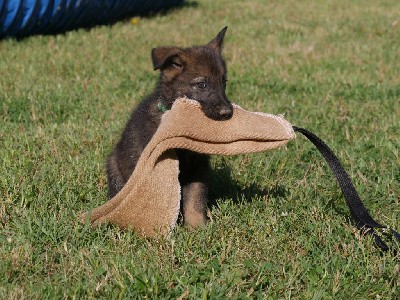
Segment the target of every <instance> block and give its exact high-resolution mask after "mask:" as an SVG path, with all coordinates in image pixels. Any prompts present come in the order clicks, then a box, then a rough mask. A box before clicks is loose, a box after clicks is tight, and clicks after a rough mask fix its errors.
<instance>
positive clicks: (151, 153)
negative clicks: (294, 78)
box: [81, 98, 400, 250]
mask: <svg viewBox="0 0 400 300" xmlns="http://www.w3.org/2000/svg"><path fill="white" fill-rule="evenodd" d="M193 124H196V126H193ZM295 131H297V132H300V133H302V134H304V135H305V136H306V137H307V138H308V139H309V140H310V141H311V142H312V143H313V144H314V145H315V146H316V147H317V149H318V150H319V151H320V152H321V154H322V155H323V156H324V158H325V159H326V161H327V163H328V165H329V167H330V168H331V170H332V172H333V174H334V175H335V176H336V179H337V180H338V182H339V185H340V187H341V189H342V191H343V194H344V196H345V199H346V202H347V205H348V207H349V209H350V213H351V216H352V217H353V219H354V221H355V224H356V226H357V227H358V228H359V229H362V230H363V232H364V233H367V234H371V235H372V236H373V238H374V240H375V243H376V244H377V245H378V246H379V247H380V248H381V249H383V250H388V249H389V247H388V246H387V245H386V244H385V243H384V242H383V241H382V239H381V237H380V235H379V234H376V231H374V229H376V228H386V229H387V227H386V226H383V225H380V224H379V223H377V222H376V221H375V220H374V219H373V218H372V217H371V216H370V215H369V213H368V211H367V210H366V208H365V207H364V205H363V204H362V202H361V200H360V198H359V196H358V194H357V192H356V190H355V189H354V186H353V184H352V182H351V179H350V177H349V176H348V174H347V173H346V171H345V170H344V169H343V167H342V165H341V163H340V162H339V160H338V159H337V157H336V156H335V155H334V154H333V152H332V151H331V150H330V149H329V147H328V146H327V145H326V144H325V143H324V142H323V141H322V140H321V139H319V138H318V137H317V136H316V135H314V134H313V133H311V132H309V131H308V130H305V129H302V128H298V127H294V126H292V125H291V124H290V123H289V122H288V121H286V120H285V119H284V118H283V117H282V116H276V115H271V114H265V113H260V112H249V111H246V110H244V109H242V108H240V107H239V106H237V105H234V112H233V116H232V118H231V119H229V120H224V121H214V120H212V119H210V118H208V117H206V116H205V114H204V113H203V111H202V110H201V107H200V105H199V103H198V102H196V101H194V100H190V99H187V98H181V99H177V100H176V101H175V102H174V104H173V106H172V108H171V110H169V111H166V112H165V113H164V114H163V116H162V120H161V124H160V126H159V127H158V129H157V131H156V133H155V134H154V136H153V137H152V139H151V140H150V142H149V144H148V145H147V146H146V148H145V149H144V150H143V152H142V154H141V156H140V158H139V161H138V163H137V165H136V168H135V170H134V171H133V173H132V175H131V177H130V178H129V180H128V182H127V183H126V184H125V186H124V187H123V188H122V190H121V191H120V192H119V193H118V194H117V195H116V196H115V197H113V198H112V199H110V200H109V201H108V202H106V203H105V204H103V205H102V206H99V207H97V208H94V209H93V210H92V211H91V212H88V213H85V214H83V215H82V216H81V220H82V221H83V222H85V221H87V220H89V221H90V223H91V224H92V225H93V226H96V225H99V224H103V223H111V224H114V225H117V226H119V227H121V228H131V229H133V230H135V231H136V232H137V233H139V234H141V235H143V236H146V237H151V236H154V235H157V234H161V235H164V236H165V235H168V234H169V233H170V232H171V230H172V229H173V228H174V227H175V225H176V222H177V219H178V215H179V210H180V201H181V190H180V185H179V180H178V175H179V165H178V163H179V162H178V159H177V156H176V155H175V150H174V149H187V150H191V151H194V152H199V153H204V154H217V155H237V154H243V153H255V152H262V151H266V150H270V149H274V148H277V147H281V146H283V145H285V144H286V143H287V142H288V141H290V140H293V139H295V137H296V135H295ZM387 232H390V233H392V234H393V236H394V237H395V239H397V241H398V242H400V235H399V234H398V233H397V232H396V231H394V230H393V229H388V230H387Z"/></svg>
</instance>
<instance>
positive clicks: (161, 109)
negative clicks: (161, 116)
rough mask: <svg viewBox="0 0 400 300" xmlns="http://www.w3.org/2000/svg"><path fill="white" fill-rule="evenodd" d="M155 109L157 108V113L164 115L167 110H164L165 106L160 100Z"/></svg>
mask: <svg viewBox="0 0 400 300" xmlns="http://www.w3.org/2000/svg"><path fill="white" fill-rule="evenodd" d="M157 108H158V110H159V111H161V112H163V113H165V112H166V111H167V110H168V108H166V107H165V105H164V104H162V102H161V100H160V101H158V103H157Z"/></svg>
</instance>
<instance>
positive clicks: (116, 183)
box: [107, 153, 125, 198]
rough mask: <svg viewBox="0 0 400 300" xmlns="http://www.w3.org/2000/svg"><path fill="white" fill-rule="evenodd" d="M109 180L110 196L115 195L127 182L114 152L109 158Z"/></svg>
mask: <svg viewBox="0 0 400 300" xmlns="http://www.w3.org/2000/svg"><path fill="white" fill-rule="evenodd" d="M107 182H108V197H109V198H112V197H114V196H115V195H116V194H117V193H118V192H119V191H120V190H121V189H122V187H123V186H124V184H125V182H124V179H123V176H122V174H121V172H120V171H119V168H118V163H117V159H116V157H115V154H114V153H111V155H110V156H109V158H108V160H107Z"/></svg>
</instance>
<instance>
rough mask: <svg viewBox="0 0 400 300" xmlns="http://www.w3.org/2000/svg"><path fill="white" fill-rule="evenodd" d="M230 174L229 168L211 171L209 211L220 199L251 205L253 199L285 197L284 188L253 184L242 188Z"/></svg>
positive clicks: (285, 191) (285, 189)
mask: <svg viewBox="0 0 400 300" xmlns="http://www.w3.org/2000/svg"><path fill="white" fill-rule="evenodd" d="M231 174H232V171H231V168H229V167H228V166H224V167H222V168H218V169H212V171H211V182H210V200H209V204H208V206H209V208H210V209H212V208H213V207H214V206H216V205H217V203H218V201H221V199H232V201H233V203H235V204H238V203H243V202H248V203H251V202H252V201H253V200H254V198H255V197H257V198H259V197H266V196H268V197H272V198H280V199H283V198H285V197H286V195H287V188H286V187H285V186H282V185H274V186H271V187H261V186H260V185H258V184H255V183H252V184H249V185H246V186H243V185H241V184H240V183H239V182H238V181H236V180H235V179H233V178H232V175H231ZM222 201H223V200H222Z"/></svg>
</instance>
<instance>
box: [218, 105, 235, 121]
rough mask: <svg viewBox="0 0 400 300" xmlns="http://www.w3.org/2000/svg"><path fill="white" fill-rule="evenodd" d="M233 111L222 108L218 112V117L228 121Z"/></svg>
mask: <svg viewBox="0 0 400 300" xmlns="http://www.w3.org/2000/svg"><path fill="white" fill-rule="evenodd" d="M232 114H233V111H232V108H230V107H228V108H222V109H221V110H220V111H219V115H220V116H221V117H222V118H223V119H229V118H230V117H232Z"/></svg>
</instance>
